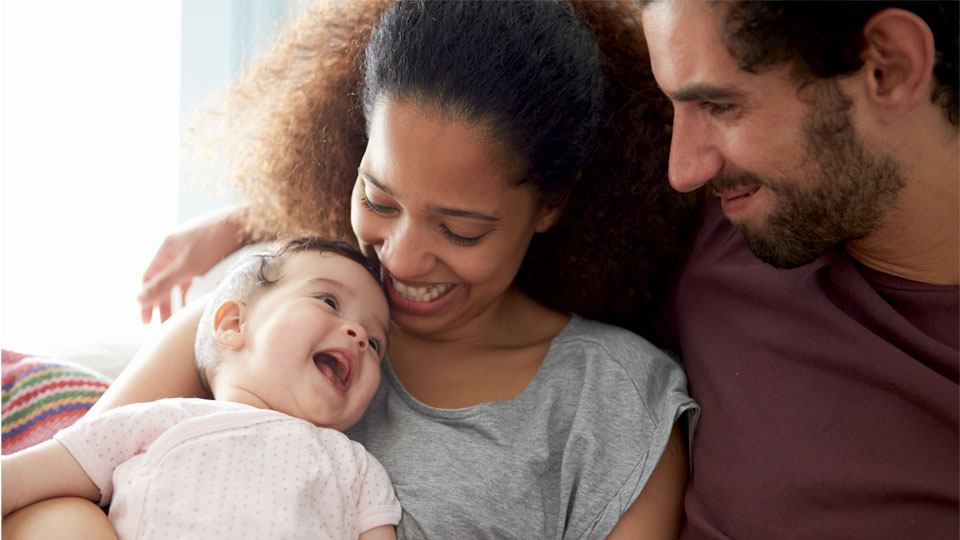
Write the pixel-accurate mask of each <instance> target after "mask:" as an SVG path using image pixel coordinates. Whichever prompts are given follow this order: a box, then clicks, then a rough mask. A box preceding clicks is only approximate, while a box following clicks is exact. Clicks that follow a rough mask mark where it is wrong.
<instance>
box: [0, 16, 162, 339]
mask: <svg viewBox="0 0 960 540" xmlns="http://www.w3.org/2000/svg"><path fill="white" fill-rule="evenodd" d="M180 15H181V4H180V2H175V1H167V0H163V1H130V0H89V1H83V2H77V1H75V0H53V1H51V0H44V1H42V2H40V1H36V0H4V1H3V2H0V36H2V37H0V40H2V41H0V47H2V59H0V77H2V86H0V92H2V93H0V129H2V140H0V143H2V146H0V181H2V183H0V256H2V267H0V310H2V313H0V315H2V318H0V344H2V346H3V347H4V348H8V349H14V350H21V351H23V352H29V353H45V352H47V351H55V350H58V349H60V348H61V347H64V346H69V345H72V344H78V343H91V342H97V341H100V340H108V339H109V340H114V341H116V340H124V339H131V340H137V339H139V336H141V335H142V334H143V333H144V332H145V329H144V328H143V327H142V325H141V324H140V322H139V316H138V313H139V311H138V306H137V304H136V301H135V296H136V293H137V291H138V290H139V282H140V274H141V272H142V271H143V270H144V268H145V266H146V264H147V261H149V259H150V257H151V256H152V254H153V252H154V250H155V249H156V247H157V246H158V245H159V242H160V241H161V239H162V238H163V236H164V234H165V233H167V232H168V231H170V230H171V229H172V228H173V227H174V226H175V224H176V221H177V202H176V197H177V175H178V165H177V158H178V151H179V147H178V138H179V129H180V127H179V125H180V108H179V93H180V28H181V26H180V23H181V21H180Z"/></svg>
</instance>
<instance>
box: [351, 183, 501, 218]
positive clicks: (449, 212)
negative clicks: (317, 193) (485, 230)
mask: <svg viewBox="0 0 960 540" xmlns="http://www.w3.org/2000/svg"><path fill="white" fill-rule="evenodd" d="M357 174H359V175H360V176H361V177H363V180H364V182H370V183H371V184H373V185H374V186H376V187H377V189H379V190H380V191H382V192H384V193H386V194H387V195H389V196H391V197H395V195H394V194H393V192H392V191H390V188H388V187H387V186H385V185H383V184H381V183H380V182H379V181H377V179H376V178H374V177H372V176H370V175H369V174H367V173H365V172H363V171H361V170H357ZM427 209H428V210H430V211H431V212H436V213H438V214H443V215H445V216H450V217H464V218H471V219H479V220H482V221H490V222H497V221H500V218H498V217H493V216H491V215H488V214H484V213H483V212H475V211H473V210H463V209H460V208H449V207H446V206H433V205H430V206H428V207H427Z"/></svg>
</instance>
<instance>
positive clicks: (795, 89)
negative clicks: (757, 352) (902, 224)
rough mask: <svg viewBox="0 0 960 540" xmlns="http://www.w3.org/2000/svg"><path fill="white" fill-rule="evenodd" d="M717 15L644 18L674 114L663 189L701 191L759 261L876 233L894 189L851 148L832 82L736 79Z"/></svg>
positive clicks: (658, 9)
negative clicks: (667, 183) (718, 207)
mask: <svg viewBox="0 0 960 540" xmlns="http://www.w3.org/2000/svg"><path fill="white" fill-rule="evenodd" d="M725 9H726V8H725V6H724V5H722V4H719V5H711V4H708V3H705V2H670V1H668V2H659V3H654V4H651V5H650V6H648V7H646V8H645V9H644V12H643V18H642V20H643V28H644V33H645V35H646V38H647V43H648V46H649V49H650V58H651V65H652V67H653V72H654V76H655V77H656V79H657V82H658V83H659V85H660V87H661V88H662V89H663V91H664V92H665V93H666V94H667V96H668V97H670V99H671V101H672V102H673V105H674V124H673V140H672V143H671V149H670V173H669V177H670V183H671V185H672V186H673V187H674V188H675V189H677V190H679V191H692V190H695V189H698V188H700V187H703V186H706V187H707V188H708V189H709V190H710V192H711V193H712V194H713V195H716V196H717V197H719V198H720V200H721V205H722V207H723V211H724V213H725V214H726V215H727V217H728V218H729V219H730V220H731V222H733V224H734V225H736V226H737V228H739V229H740V230H741V231H742V232H743V234H744V237H745V239H746V241H747V243H748V245H749V246H750V248H751V250H753V252H754V253H755V254H756V255H757V256H758V257H759V258H761V259H762V260H764V261H765V262H767V263H769V264H772V265H773V266H776V267H778V268H791V267H796V266H799V265H802V264H806V263H808V262H811V261H812V260H813V259H814V258H816V256H817V255H819V254H821V253H823V252H824V251H826V250H828V249H830V248H832V247H833V246H836V245H838V244H844V243H846V242H848V241H850V240H854V239H857V238H861V237H863V236H865V235H867V234H869V233H870V232H871V231H873V230H874V229H875V228H876V227H878V226H879V224H880V222H881V220H882V218H883V215H884V213H885V211H886V210H887V209H888V208H889V207H890V206H891V205H892V204H893V202H894V201H895V199H896V196H897V194H898V193H899V191H900V189H901V188H902V187H903V183H904V182H903V178H902V177H901V175H900V174H899V171H898V167H897V165H896V163H895V162H893V160H891V159H890V158H888V157H886V156H883V155H882V154H878V153H875V152H873V151H871V149H870V148H868V145H866V144H865V142H864V141H863V140H862V138H861V137H860V134H859V133H858V132H857V130H856V129H855V127H854V126H853V124H852V122H851V120H850V115H849V110H850V108H851V106H855V104H854V103H852V102H851V100H849V99H847V98H846V97H845V96H844V94H843V93H842V91H841V90H840V88H839V87H838V86H837V85H835V83H834V82H833V81H821V82H817V83H814V84H811V85H808V86H807V87H805V88H803V89H802V90H800V89H799V87H800V85H799V84H798V83H797V82H796V81H795V80H794V79H792V78H791V77H790V73H789V69H788V67H786V66H778V67H774V68H767V69H764V70H761V71H758V72H757V73H749V72H746V71H744V70H741V69H740V68H739V67H738V65H737V60H736V58H734V57H733V56H732V55H731V54H730V53H729V52H728V51H727V48H726V47H725V45H724V44H723V42H722V41H721V40H720V34H719V31H720V29H721V22H722V16H723V12H724V10H725Z"/></svg>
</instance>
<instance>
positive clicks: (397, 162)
mask: <svg viewBox="0 0 960 540" xmlns="http://www.w3.org/2000/svg"><path fill="white" fill-rule="evenodd" d="M517 163H518V158H517V156H516V155H515V152H512V151H510V150H509V149H507V148H506V147H505V145H503V144H500V143H497V142H494V141H493V139H492V138H491V136H490V132H489V129H486V128H485V127H482V126H479V125H473V124H470V123H468V122H466V121H463V120H458V119H454V118H450V117H446V116H443V115H439V114H436V113H432V112H429V111H427V110H424V109H423V108H421V107H419V106H417V105H413V104H406V103H401V102H394V101H384V102H381V104H380V105H378V107H377V113H376V114H375V115H374V116H373V119H372V121H371V126H370V139H369V141H368V144H367V150H366V153H365V154H364V157H363V160H362V162H361V165H360V172H361V176H366V177H367V179H369V180H372V181H373V183H375V184H376V185H377V186H378V188H382V189H383V190H384V191H386V192H387V194H388V195H390V196H392V197H395V198H397V199H403V198H407V197H416V198H417V199H420V200H422V201H425V202H427V204H433V205H445V204H446V203H453V204H454V205H456V206H460V205H467V206H480V207H483V206H487V210H490V211H493V210H495V209H497V208H499V207H500V206H501V205H502V203H503V202H504V201H505V199H507V198H510V197H511V195H514V194H516V195H514V196H517V195H519V196H526V197H529V196H531V194H530V192H529V190H528V189H525V188H520V187H518V186H517V185H516V176H517V169H518V167H517ZM479 211H480V212H482V213H483V210H482V209H480V210H479Z"/></svg>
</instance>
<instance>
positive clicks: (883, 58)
mask: <svg viewBox="0 0 960 540" xmlns="http://www.w3.org/2000/svg"><path fill="white" fill-rule="evenodd" d="M863 35H864V37H865V38H866V40H867V46H866V49H864V51H863V59H864V68H865V70H866V75H867V92H868V94H869V97H870V100H871V101H872V102H873V103H874V104H875V105H877V106H879V110H880V112H881V114H882V118H883V119H884V120H886V121H893V120H896V119H898V118H900V117H902V116H903V115H905V114H906V113H907V112H909V111H910V110H911V109H912V108H913V107H914V106H915V105H916V104H917V103H919V102H920V100H923V99H926V100H927V101H930V92H931V88H930V84H931V82H932V78H933V64H934V56H935V54H936V49H935V48H934V43H933V33H932V32H931V31H930V27H929V26H927V23H926V22H924V20H923V19H921V18H920V17H918V16H917V15H916V14H914V13H911V12H909V11H907V10H904V9H897V8H889V9H884V10H882V11H880V12H878V13H876V14H875V15H874V16H873V17H871V18H870V20H868V21H867V24H865V25H864V27H863Z"/></svg>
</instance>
